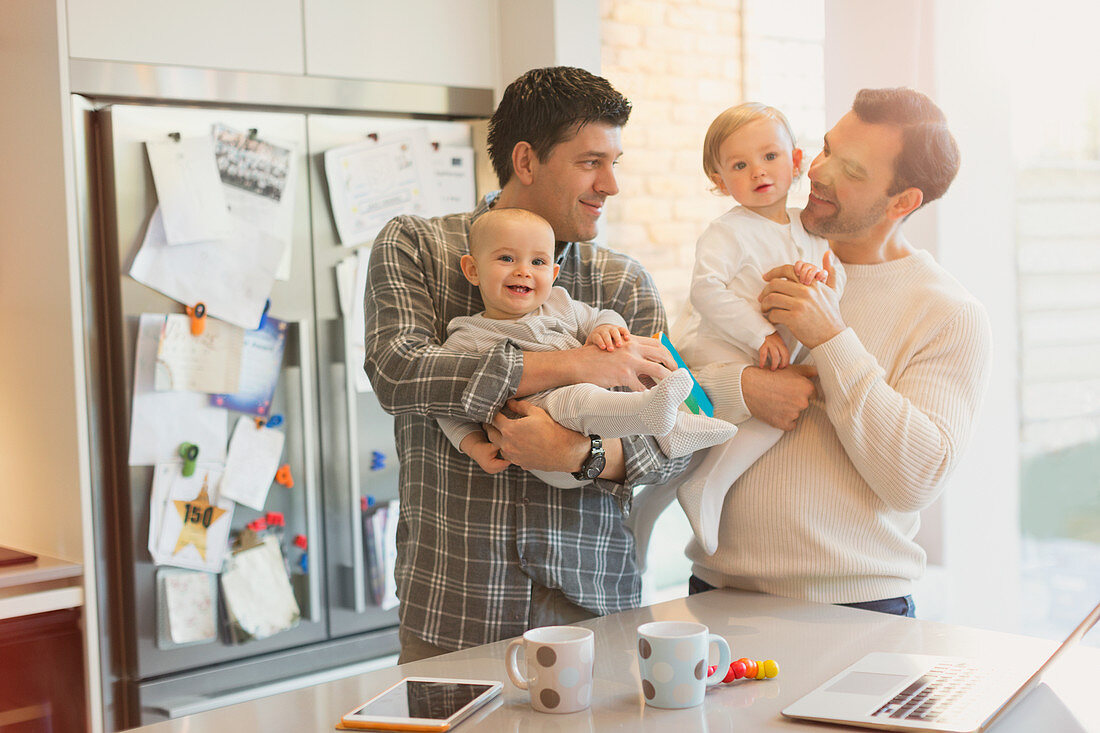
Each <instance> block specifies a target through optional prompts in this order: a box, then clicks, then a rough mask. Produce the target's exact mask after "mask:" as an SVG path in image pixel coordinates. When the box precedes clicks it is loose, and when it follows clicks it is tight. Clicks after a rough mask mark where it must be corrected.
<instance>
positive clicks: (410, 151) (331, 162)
mask: <svg viewBox="0 0 1100 733" xmlns="http://www.w3.org/2000/svg"><path fill="white" fill-rule="evenodd" d="M431 156H432V148H431V144H430V143H429V142H428V131H427V128H423V127H413V128H408V129H402V130H394V131H387V132H384V133H379V135H378V139H377V140H371V139H368V140H365V141H363V142H361V143H355V144H354V145H346V146H343V147H339V148H332V149H331V150H328V151H326V152H325V178H326V179H327V180H328V189H329V202H330V204H331V206H332V214H333V218H334V219H335V220H336V229H337V233H338V234H339V236H340V242H341V243H342V244H343V245H344V246H345V247H354V246H356V245H360V244H366V243H368V242H372V241H373V240H374V238H375V236H377V235H378V232H379V231H380V230H381V229H382V226H383V225H384V224H385V223H386V222H387V221H389V220H390V219H392V218H393V217H395V216H397V215H399V214H415V215H417V216H425V217H427V216H437V215H439V214H441V213H443V212H442V211H441V208H440V204H439V191H438V188H437V186H436V183H435V181H434V178H433V168H432V157H431Z"/></svg>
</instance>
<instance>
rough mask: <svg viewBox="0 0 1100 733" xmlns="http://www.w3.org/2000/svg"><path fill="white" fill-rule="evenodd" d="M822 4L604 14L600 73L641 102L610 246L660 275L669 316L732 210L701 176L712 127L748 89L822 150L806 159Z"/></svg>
mask: <svg viewBox="0 0 1100 733" xmlns="http://www.w3.org/2000/svg"><path fill="white" fill-rule="evenodd" d="M823 1H824V0H787V1H786V2H784V3H782V6H783V8H784V10H783V12H776V11H775V10H774V8H772V5H773V4H772V3H769V2H768V0H602V2H601V4H600V15H601V31H602V45H603V53H602V73H603V75H604V76H605V77H607V79H608V80H610V81H611V83H612V84H613V85H615V87H616V88H617V89H618V90H619V91H621V92H622V93H623V94H625V95H626V96H627V97H628V98H629V99H630V100H631V101H632V102H633V103H634V112H633V113H632V115H631V118H630V123H629V124H628V125H627V126H626V127H625V128H624V130H623V150H624V155H623V157H622V160H621V162H620V166H619V187H620V190H621V192H620V194H619V195H618V196H616V197H615V198H613V199H611V201H610V203H609V205H608V207H607V212H606V214H605V216H606V221H605V223H604V228H605V230H606V241H607V243H608V245H609V246H611V247H613V248H614V249H617V250H620V251H623V252H626V253H628V254H630V255H633V256H634V257H636V258H638V259H639V260H640V261H641V262H642V264H643V265H645V266H646V268H647V269H649V271H650V272H651V273H653V277H654V279H655V280H656V283H657V287H658V288H659V289H660V292H661V295H662V297H663V298H664V300H665V305H666V306H667V307H668V309H669V315H670V318H675V316H676V314H677V313H678V312H679V310H680V308H681V306H682V305H683V303H684V302H685V301H686V300H687V295H688V286H689V284H690V278H691V267H692V263H693V259H694V254H695V240H696V238H697V237H698V236H699V234H700V233H701V232H702V231H703V229H704V228H705V227H706V225H707V224H708V223H709V222H710V221H711V220H712V219H714V218H715V217H716V216H718V215H719V214H721V213H722V212H723V211H725V210H727V209H728V208H729V207H730V206H732V205H733V203H734V202H733V200H732V199H730V198H727V197H723V196H718V195H716V194H714V193H712V192H711V191H710V188H711V186H710V183H709V181H707V179H706V176H705V175H704V174H703V168H702V148H703V136H704V135H705V134H706V130H707V126H708V125H710V122H711V120H713V119H714V117H715V116H717V115H718V113H719V112H721V111H722V110H724V109H726V108H727V107H730V106H732V105H734V104H738V103H739V102H741V101H743V99H744V96H743V95H744V90H749V92H750V94H751V95H752V96H751V98H752V99H753V100H754V101H761V102H765V103H767V104H773V105H775V106H777V107H779V108H780V109H783V110H784V111H785V112H787V113H788V116H790V118H791V123H792V125H793V126H794V128H795V131H796V135H798V137H799V138H800V144H801V140H802V139H803V138H806V139H810V140H812V141H813V144H812V145H810V146H806V145H803V147H805V148H807V150H806V152H807V154H809V155H813V154H815V153H816V149H813V148H814V146H815V145H816V146H817V148H819V147H820V143H819V142H818V141H820V139H821V134H822V132H823V125H824V122H823V119H824V94H823V91H822V83H821V80H822V78H823V73H822V66H821V58H822V53H821V48H822V33H823V27H824V20H823V11H822V7H823ZM792 19H795V20H796V22H792ZM744 70H748V72H747V73H746V72H745V71H744ZM804 201H805V198H804V193H795V194H794V195H793V196H792V197H791V202H792V205H801V203H802V202H804Z"/></svg>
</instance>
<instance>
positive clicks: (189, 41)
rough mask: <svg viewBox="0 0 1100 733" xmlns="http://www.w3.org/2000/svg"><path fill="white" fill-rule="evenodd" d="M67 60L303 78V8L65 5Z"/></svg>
mask: <svg viewBox="0 0 1100 733" xmlns="http://www.w3.org/2000/svg"><path fill="white" fill-rule="evenodd" d="M67 10H68V31H69V55H70V56H71V57H73V58H83V59H97V60H102V61H124V62H130V63H144V64H167V65H172V66H192V67H201V68H211V69H230V70H235V71H261V72H270V73H278V74H302V73H304V72H305V54H304V51H303V45H302V44H303V42H302V38H303V36H302V0H233V2H225V0H185V1H184V2H181V1H180V0H172V1H169V0H68V3H67Z"/></svg>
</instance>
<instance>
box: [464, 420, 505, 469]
mask: <svg viewBox="0 0 1100 733" xmlns="http://www.w3.org/2000/svg"><path fill="white" fill-rule="evenodd" d="M458 449H459V450H460V451H462V452H463V453H465V454H466V455H468V456H469V457H470V458H473V459H474V461H476V462H477V465H479V466H481V470H482V471H484V472H485V473H500V472H501V471H503V470H504V469H506V468H508V466H511V465H512V464H511V463H509V462H508V461H506V460H504V459H503V458H501V457H500V452H499V451H498V450H497V447H496V446H495V445H493V444H492V443H490V442H489V438H488V437H487V436H486V435H485V433H483V432H481V431H480V430H479V431H477V432H476V433H470V434H469V435H467V436H466V437H465V438H463V439H462V443H461V444H460V445H459V448H458Z"/></svg>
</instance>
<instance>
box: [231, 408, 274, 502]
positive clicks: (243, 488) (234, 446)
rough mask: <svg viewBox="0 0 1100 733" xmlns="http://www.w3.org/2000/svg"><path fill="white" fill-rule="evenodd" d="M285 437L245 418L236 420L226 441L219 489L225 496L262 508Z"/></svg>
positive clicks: (272, 429)
mask: <svg viewBox="0 0 1100 733" xmlns="http://www.w3.org/2000/svg"><path fill="white" fill-rule="evenodd" d="M285 439H286V436H285V434H284V433H283V432H282V431H281V430H275V429H274V428H266V427H257V426H256V422H255V421H254V420H251V419H249V418H247V417H242V418H239V419H238V420H237V426H236V427H235V428H233V437H232V438H231V439H230V441H229V455H228V456H226V459H225V473H224V474H222V482H221V487H220V488H219V491H220V492H221V495H222V496H223V497H224V498H226V499H232V500H233V501H235V502H237V503H238V504H244V505H245V506H249V507H252V508H253V509H255V510H256V511H262V510H263V508H264V502H266V501H267V491H268V489H270V488H271V482H272V481H274V480H275V472H276V471H277V470H278V469H279V459H280V458H281V457H282V455H283V442H284V441H285Z"/></svg>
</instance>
